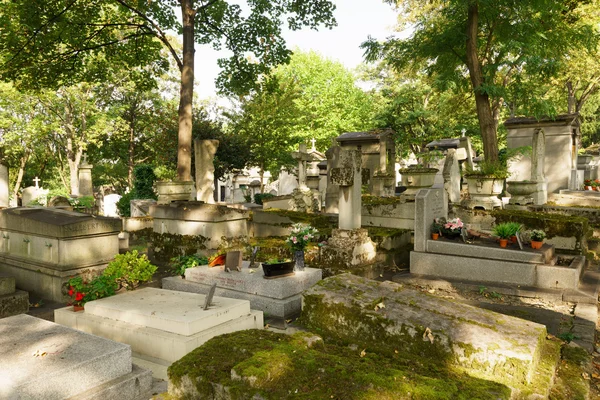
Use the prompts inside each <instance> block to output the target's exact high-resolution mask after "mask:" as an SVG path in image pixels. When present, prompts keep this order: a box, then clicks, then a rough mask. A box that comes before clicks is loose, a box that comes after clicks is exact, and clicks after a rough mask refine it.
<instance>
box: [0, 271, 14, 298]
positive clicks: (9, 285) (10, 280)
mask: <svg viewBox="0 0 600 400" xmlns="http://www.w3.org/2000/svg"><path fill="white" fill-rule="evenodd" d="M15 289H16V286H15V277H14V276H11V275H8V274H5V273H2V272H0V296H4V295H5V294H12V293H14V292H15Z"/></svg>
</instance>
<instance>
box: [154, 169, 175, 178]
mask: <svg viewBox="0 0 600 400" xmlns="http://www.w3.org/2000/svg"><path fill="white" fill-rule="evenodd" d="M154 175H156V179H157V180H159V181H174V180H175V179H177V171H175V170H172V169H169V168H167V167H166V166H164V165H159V166H158V167H156V168H154Z"/></svg>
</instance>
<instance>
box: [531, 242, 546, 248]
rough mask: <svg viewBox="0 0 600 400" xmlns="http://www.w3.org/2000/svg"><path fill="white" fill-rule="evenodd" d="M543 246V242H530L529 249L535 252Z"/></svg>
mask: <svg viewBox="0 0 600 400" xmlns="http://www.w3.org/2000/svg"><path fill="white" fill-rule="evenodd" d="M543 244H544V242H538V241H535V240H532V241H531V248H532V249H535V250H538V249H541V248H542V245H543Z"/></svg>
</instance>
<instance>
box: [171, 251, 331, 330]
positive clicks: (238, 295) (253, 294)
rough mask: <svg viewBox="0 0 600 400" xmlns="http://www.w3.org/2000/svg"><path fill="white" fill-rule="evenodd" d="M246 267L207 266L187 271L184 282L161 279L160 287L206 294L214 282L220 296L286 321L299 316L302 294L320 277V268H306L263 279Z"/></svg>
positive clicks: (178, 279)
mask: <svg viewBox="0 0 600 400" xmlns="http://www.w3.org/2000/svg"><path fill="white" fill-rule="evenodd" d="M248 265H249V262H248V261H244V262H243V267H242V271H241V272H237V271H233V272H230V273H226V272H224V271H223V269H222V268H219V267H215V268H209V267H208V266H207V265H203V266H199V267H195V268H188V269H187V270H186V271H185V279H181V278H180V277H169V278H164V279H163V281H162V284H163V288H165V289H173V290H182V291H186V292H193V293H207V292H208V290H209V289H210V287H211V285H213V284H215V283H216V284H217V290H216V294H217V295H219V296H225V297H230V298H234V299H244V300H248V301H250V306H251V307H252V308H253V309H256V310H261V311H263V312H264V313H265V314H266V315H268V316H270V317H275V318H281V319H289V318H293V317H296V316H298V315H299V314H300V311H301V310H302V292H303V291H304V290H306V289H308V288H310V287H311V286H312V285H314V284H315V283H317V282H319V281H320V280H321V278H322V270H321V269H318V268H305V269H304V271H297V272H296V274H295V275H293V276H288V277H285V278H278V279H264V276H263V272H262V270H261V269H257V270H254V269H250V268H248Z"/></svg>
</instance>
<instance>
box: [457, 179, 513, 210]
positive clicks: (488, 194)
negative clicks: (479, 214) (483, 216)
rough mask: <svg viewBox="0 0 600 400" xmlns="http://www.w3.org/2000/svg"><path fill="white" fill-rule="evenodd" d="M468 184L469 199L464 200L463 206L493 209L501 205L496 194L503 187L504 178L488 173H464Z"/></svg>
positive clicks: (500, 191)
mask: <svg viewBox="0 0 600 400" xmlns="http://www.w3.org/2000/svg"><path fill="white" fill-rule="evenodd" d="M465 178H466V181H467V185H468V186H469V196H470V200H466V201H465V206H467V207H468V208H471V209H475V208H480V209H484V210H493V209H494V208H498V207H500V208H501V207H502V201H501V200H500V199H499V198H498V196H499V195H500V194H501V193H502V189H504V181H505V179H504V178H502V179H500V178H496V177H493V176H488V175H465Z"/></svg>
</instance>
